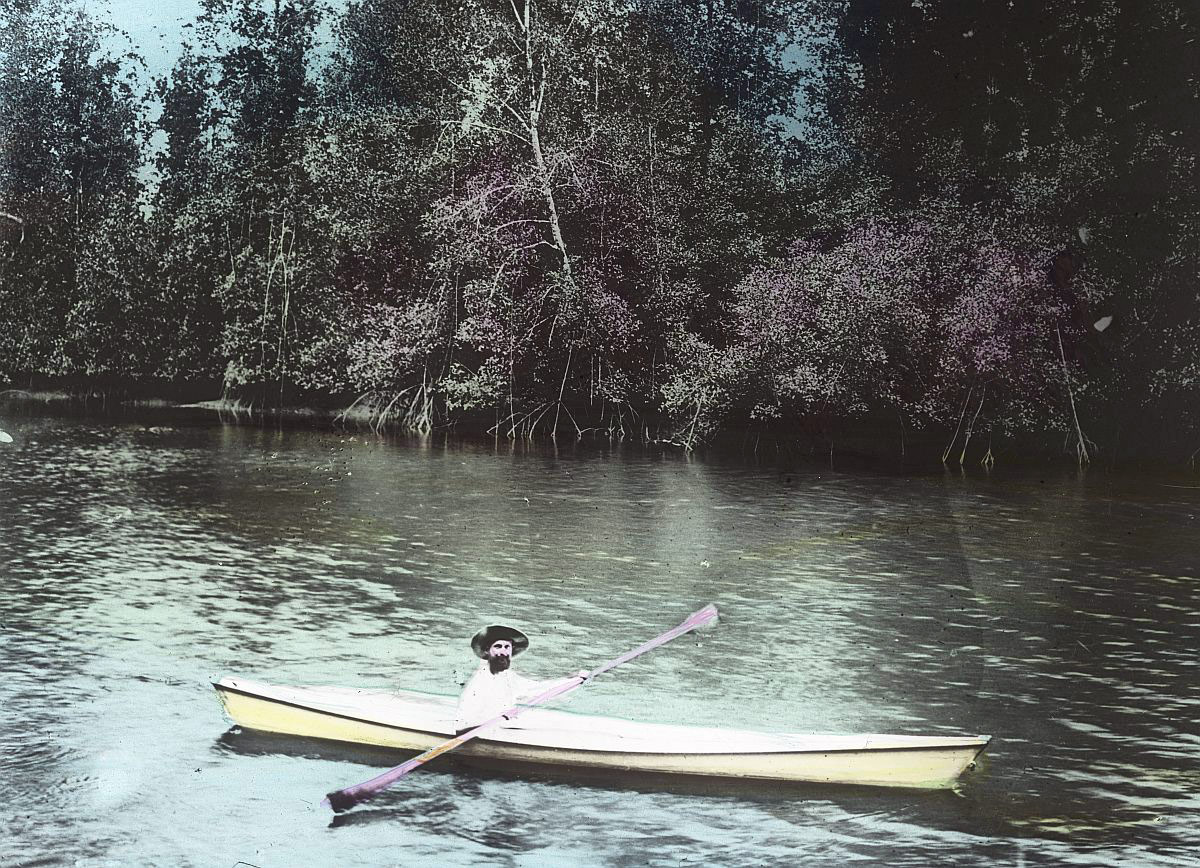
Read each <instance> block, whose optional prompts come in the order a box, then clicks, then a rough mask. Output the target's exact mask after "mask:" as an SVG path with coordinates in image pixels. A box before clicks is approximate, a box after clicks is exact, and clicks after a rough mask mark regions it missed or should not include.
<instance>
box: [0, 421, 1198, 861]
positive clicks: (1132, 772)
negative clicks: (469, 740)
mask: <svg viewBox="0 0 1200 868" xmlns="http://www.w3.org/2000/svg"><path fill="white" fill-rule="evenodd" d="M145 424H153V423H142V424H132V423H131V424H114V423H108V422H97V421H79V420H65V419H53V418H37V417H24V418H14V417H12V416H11V415H10V416H9V417H8V418H7V419H5V420H4V424H3V427H4V428H5V430H7V431H9V433H11V434H12V435H13V436H14V437H15V442H14V443H12V444H9V445H8V446H0V580H2V582H3V584H2V586H0V638H2V642H0V664H2V666H3V670H4V676H5V677H4V679H3V681H2V682H0V708H3V709H4V718H5V725H4V726H3V728H2V729H0V783H3V786H4V793H5V798H4V799H3V800H0V829H2V830H3V831H2V832H0V862H2V863H4V864H12V865H31V866H32V865H58V864H64V865H73V864H80V865H196V866H208V865H215V866H233V865H235V864H237V863H239V862H240V863H249V864H251V865H256V866H262V868H266V866H298V865H428V864H441V865H513V866H526V865H530V866H532V865H576V864H582V865H629V866H634V865H678V864H707V865H764V864H805V865H840V864H843V863H845V862H849V861H859V862H862V863H865V864H879V865H931V864H946V865H949V864H954V865H993V864H1007V865H1020V864H1027V865H1042V864H1045V865H1059V864H1080V865H1130V864H1135V865H1179V864H1185V863H1191V864H1200V862H1198V860H1197V857H1196V855H1195V854H1196V852H1198V849H1197V848H1200V763H1198V762H1197V759H1198V756H1200V725H1197V723H1196V719H1197V716H1198V712H1200V684H1198V682H1197V674H1198V673H1197V650H1196V649H1197V648H1198V647H1200V578H1198V577H1200V519H1198V518H1197V516H1198V515H1200V479H1198V478H1197V477H1195V476H1190V477H1189V476H1184V477H1182V478H1175V479H1167V478H1155V479H1145V478H1142V479H1132V478H1122V477H1118V476H1113V475H1111V474H1104V473H1100V472H1096V471H1093V472H1091V473H1089V474H1088V475H1087V476H1086V477H1084V478H1080V477H1079V476H1078V475H1077V474H1075V473H1065V472H1063V471H1062V470H1061V469H1058V470H1047V471H1046V472H1045V473H1043V474H1040V475H1039V474H1037V473H1032V474H1031V473H1029V472H1022V473H1019V474H1017V473H1013V474H1006V473H1005V472H1004V471H1003V470H1001V471H1000V472H997V473H994V474H993V475H992V476H991V477H990V478H986V477H980V478H962V477H961V476H957V475H942V474H940V473H939V474H936V475H926V476H909V477H903V478H901V477H886V476H878V475H864V474H853V473H839V472H834V471H830V470H828V469H824V470H821V469H817V470H807V471H789V472H781V471H777V470H772V469H763V468H753V467H745V466H736V465H733V464H722V463H715V462H714V463H705V462H701V461H690V462H689V461H687V460H684V459H683V458H681V457H680V456H678V455H677V454H666V455H660V454H646V453H638V454H635V455H627V454H626V455H619V454H611V453H605V452H603V451H600V450H596V449H593V450H586V451H571V452H569V453H565V454H560V455H557V456H556V455H554V454H553V453H552V452H550V451H546V450H539V449H532V448H531V449H526V450H517V451H515V452H514V451H512V450H511V449H510V447H509V444H508V443H501V444H487V445H482V446H481V445H472V444H461V443H460V444H454V443H451V444H449V445H445V444H431V443H425V444H422V443H419V442H409V441H392V442H387V441H381V440H378V439H375V438H373V437H369V436H367V437H364V436H363V435H361V434H359V435H354V434H349V433H347V434H336V433H312V432H295V431H291V432H287V431H285V432H278V431H274V430H262V429H255V428H244V427H243V428H239V427H220V426H217V427H214V426H207V427H205V426H191V427H189V426H180V427H176V428H174V429H173V430H168V431H163V432H159V433H153V432H151V431H148V430H146V429H145V427H144V425H145ZM709 601H713V602H716V603H717V604H718V606H719V607H720V608H721V611H722V621H721V625H720V626H719V628H717V629H716V630H715V631H712V632H709V633H706V634H703V635H701V636H700V637H698V638H694V637H689V638H685V639H681V640H677V641H676V642H675V643H673V644H672V645H671V646H668V647H666V648H663V649H661V650H659V651H656V652H654V653H653V654H652V655H650V656H648V657H646V658H643V659H642V660H640V661H637V662H635V663H631V664H629V665H627V666H625V667H623V668H622V669H620V670H618V671H616V672H614V673H612V674H611V675H608V676H605V677H604V678H603V679H600V680H598V681H597V682H596V683H595V684H593V685H591V686H589V687H588V688H587V689H585V690H583V691H580V692H579V693H578V694H577V695H576V696H575V697H574V698H573V699H571V700H570V701H569V703H568V707H570V708H571V709H573V710H576V711H582V712H589V713H599V714H612V715H618V716H623V717H633V718H640V719H645V720H653V721H664V722H682V723H693V722H694V723H700V724H711V725H723V724H726V725H736V726H739V727H746V728H757V729H764V730H777V731H801V732H804V731H834V732H878V731H885V732H907V733H922V734H936V733H992V734H994V735H995V736H996V738H995V741H994V742H993V745H992V747H991V749H990V750H989V752H988V754H987V755H986V761H985V762H984V763H983V764H982V765H981V767H980V768H979V769H978V770H976V771H975V772H972V773H970V774H969V775H968V776H967V777H966V778H965V779H964V780H963V783H962V786H961V787H960V789H959V790H958V791H955V792H940V793H939V792H934V793H927V792H910V791H886V790H869V789H851V788H846V789H841V788H817V787H804V786H792V787H772V786H762V787H752V788H749V789H738V790H731V789H728V788H722V787H721V786H719V785H717V786H712V787H699V788H695V787H690V788H683V787H680V788H677V789H672V788H666V789H663V788H660V787H655V786H645V785H637V784H629V785H622V783H621V782H600V783H596V782H589V783H587V784H580V783H577V782H573V781H570V780H561V779H560V780H537V779H530V778H520V777H513V776H504V775H497V774H485V773H478V772H470V771H469V770H462V769H455V768H445V767H443V768H441V769H439V768H436V767H432V768H428V769H426V770H422V771H420V772H418V773H416V774H414V775H412V776H411V777H409V778H408V779H406V780H405V781H404V782H402V783H401V784H400V785H398V786H397V787H395V788H394V789H393V790H390V791H388V792H387V793H386V794H385V795H383V796H381V797H380V798H379V799H377V800H376V801H374V802H372V803H370V804H369V805H366V806H364V807H362V808H360V809H358V810H356V811H354V812H352V813H351V814H348V815H346V816H344V817H341V818H338V819H337V820H336V821H331V816H330V815H329V814H328V813H327V812H326V811H325V810H323V809H321V808H320V807H319V805H318V802H319V801H320V799H321V797H322V795H323V794H324V793H325V792H327V791H328V790H330V789H333V788H336V787H340V786H345V785H348V784H351V783H356V782H359V781H361V780H363V779H365V778H367V777H371V776H372V775H374V774H375V773H376V772H377V771H379V770H380V768H382V767H386V766H387V765H390V764H391V763H392V762H394V761H396V759H395V757H394V755H384V756H371V755H364V754H361V753H358V754H356V753H355V752H354V751H353V750H349V751H347V750H345V749H338V748H335V747H329V746H323V745H321V744H320V743H315V742H304V741H301V740H287V739H278V738H274V737H264V736H258V735H254V734H250V733H243V732H240V731H239V730H237V729H234V728H232V727H231V725H230V723H229V721H228V720H227V719H226V718H225V717H224V715H223V713H222V710H221V707H220V704H219V702H218V700H217V698H216V696H215V694H214V692H213V690H212V688H211V687H210V685H209V682H210V680H212V679H215V678H218V677H220V676H221V675H225V674H241V675H244V676H247V677H254V678H260V679H263V680H269V681H275V682H281V683H294V684H340V685H346V686H370V687H411V688H416V689H423V690H433V691H440V692H447V693H453V692H454V691H456V690H457V686H456V685H457V683H458V682H460V681H461V680H462V679H464V678H465V676H466V674H467V673H468V672H469V670H470V668H471V667H472V666H473V665H474V662H473V659H472V658H471V656H470V651H469V649H468V648H467V647H466V642H467V638H468V637H469V636H470V634H471V633H472V632H473V631H474V630H475V629H476V628H477V626H479V625H481V624H483V623H485V622H488V621H490V620H493V619H496V620H505V621H511V622H515V623H517V624H520V625H523V626H525V627H527V628H528V629H529V630H530V632H531V633H532V636H533V644H532V647H531V650H530V651H529V652H528V653H527V654H526V655H524V656H523V657H522V658H521V662H522V663H523V664H524V665H523V669H524V671H525V672H526V673H527V674H531V675H535V676H542V677H551V676H554V675H558V674H562V673H567V672H571V671H574V670H576V669H579V668H581V667H586V666H589V665H594V664H595V663H597V662H599V661H601V660H604V659H607V658H609V657H612V656H615V655H616V654H618V653H620V652H622V651H624V650H627V649H628V648H630V647H633V646H634V645H636V644H639V643H640V642H642V641H644V640H646V639H648V638H650V637H652V636H654V635H657V634H658V633H659V632H661V631H662V630H664V629H666V628H667V627H669V626H672V625H674V624H676V623H678V621H680V620H681V619H682V618H683V617H684V616H685V615H687V614H688V613H689V612H691V611H692V610H694V609H696V608H698V607H699V606H700V605H702V604H704V603H706V602H709Z"/></svg>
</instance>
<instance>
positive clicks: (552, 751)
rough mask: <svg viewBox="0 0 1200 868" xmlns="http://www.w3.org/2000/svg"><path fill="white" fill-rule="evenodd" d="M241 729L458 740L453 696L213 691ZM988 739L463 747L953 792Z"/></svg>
mask: <svg viewBox="0 0 1200 868" xmlns="http://www.w3.org/2000/svg"><path fill="white" fill-rule="evenodd" d="M213 686H214V687H215V688H216V689H217V693H218V694H219V695H220V697H221V701H222V702H223V703H224V705H225V710H226V712H227V713H228V714H229V717H230V718H231V719H232V720H233V721H234V723H236V724H237V725H238V726H241V727H243V728H245V729H251V730H259V731H263V732H275V733H284V734H288V735H297V736H304V737H309V738H322V739H330V740H333V741H340V742H350V743H354V744H366V745H377V746H381V747H388V748H395V749H397V750H404V751H413V752H419V751H424V750H427V749H428V748H431V747H435V746H436V745H438V744H441V743H442V742H444V741H445V740H447V739H448V738H450V737H452V736H453V735H454V729H453V727H454V722H453V717H454V711H455V700H454V699H453V698H451V697H446V696H438V695H434V694H427V693H419V692H415V691H391V692H388V691H373V690H354V689H346V688H337V687H307V688H305V687H281V686H275V685H270V684H264V683H262V682H256V681H249V680H246V679H243V678H223V679H221V681H219V682H216V683H215V684H214V685H213ZM989 740H990V737H989V736H960V737H941V736H911V735H804V734H778V733H762V732H749V731H742V730H730V729H714V728H708V727H692V726H672V725H667V724H653V723H637V722H633V721H626V720H620V719H616V718H606V717H595V716H590V715H581V714H572V713H569V712H562V711H551V710H546V709H541V708H537V709H531V710H529V711H526V712H524V713H522V715H521V716H520V717H519V718H517V719H516V720H514V721H512V722H511V723H510V724H508V725H506V726H504V727H503V728H500V727H497V728H495V729H494V730H491V731H489V732H488V733H487V736H486V737H478V738H475V739H473V740H472V741H470V742H467V743H466V744H465V745H463V746H462V747H460V748H458V749H457V751H456V753H458V754H461V755H463V756H464V757H472V758H476V759H480V760H486V761H488V762H499V763H513V764H521V765H525V764H531V765H552V766H565V767H572V768H578V769H591V770H610V771H627V772H644V773H655V774H680V775H694V776H711V777H727V778H743V779H751V780H773V781H807V782H814V783H836V784H859V785H866V786H887V787H920V788H948V787H952V786H954V784H955V782H956V781H957V780H958V778H959V777H960V776H961V775H962V773H963V772H964V771H965V770H966V769H967V768H968V767H969V766H971V764H972V763H973V762H974V761H975V758H976V757H977V756H978V755H979V754H980V753H981V752H982V751H983V750H984V748H986V747H987V745H988V741H989Z"/></svg>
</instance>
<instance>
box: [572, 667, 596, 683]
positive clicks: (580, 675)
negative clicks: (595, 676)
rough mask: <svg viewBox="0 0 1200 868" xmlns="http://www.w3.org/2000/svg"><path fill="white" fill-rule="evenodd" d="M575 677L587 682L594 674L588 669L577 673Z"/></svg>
mask: <svg viewBox="0 0 1200 868" xmlns="http://www.w3.org/2000/svg"><path fill="white" fill-rule="evenodd" d="M575 677H576V678H582V679H583V680H584V681H587V680H588V679H589V678H591V677H592V673H591V672H589V671H588V670H586V669H580V670H579V671H578V672H576V673H575Z"/></svg>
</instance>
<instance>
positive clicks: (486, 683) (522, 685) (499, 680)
mask: <svg viewBox="0 0 1200 868" xmlns="http://www.w3.org/2000/svg"><path fill="white" fill-rule="evenodd" d="M528 647H529V637H528V636H526V635H525V634H524V633H522V632H521V631H520V630H517V629H514V628H512V627H506V626H504V625H503V624H493V625H491V626H490V627H484V628H483V629H482V630H480V631H479V632H478V633H476V634H475V635H474V636H473V637H472V638H471V648H472V650H474V652H475V655H476V656H477V657H479V658H480V664H479V668H478V669H476V670H475V672H474V674H473V675H472V676H471V677H470V679H469V680H468V681H467V684H466V686H465V687H463V692H462V694H461V695H460V696H459V698H458V713H457V714H456V715H455V721H454V727H455V729H456V730H457V731H458V733H459V734H460V735H461V734H462V733H463V732H465V731H466V730H468V729H472V728H474V727H476V726H479V724H481V723H483V722H485V721H488V720H491V719H492V718H494V717H496V716H497V715H499V714H502V713H503V712H505V711H507V710H508V709H510V708H512V707H513V706H514V705H517V704H518V703H521V702H528V701H529V700H530V699H533V698H534V697H535V696H537V695H538V694H539V693H545V692H546V691H547V690H549V689H550V688H551V687H554V686H556V685H558V684H562V683H563V682H564V681H572V680H574V679H576V678H584V679H585V680H586V678H587V676H588V673H587V671H586V670H580V671H579V673H578V674H576V675H572V676H571V677H570V678H566V679H563V678H555V679H551V680H549V681H535V680H533V679H531V678H526V677H525V676H523V675H521V674H519V673H518V672H516V670H514V669H513V668H512V659H513V657H515V656H516V655H518V654H520V653H521V652H522V651H524V650H525V649H526V648H528Z"/></svg>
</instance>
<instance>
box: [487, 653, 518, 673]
mask: <svg viewBox="0 0 1200 868" xmlns="http://www.w3.org/2000/svg"><path fill="white" fill-rule="evenodd" d="M511 665H512V658H511V657H505V656H504V655H503V654H499V655H497V656H495V657H489V658H488V668H489V669H491V670H492V674H493V675H499V674H500V673H501V672H503V671H504V670H505V669H507V668H508V667H509V666H511Z"/></svg>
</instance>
